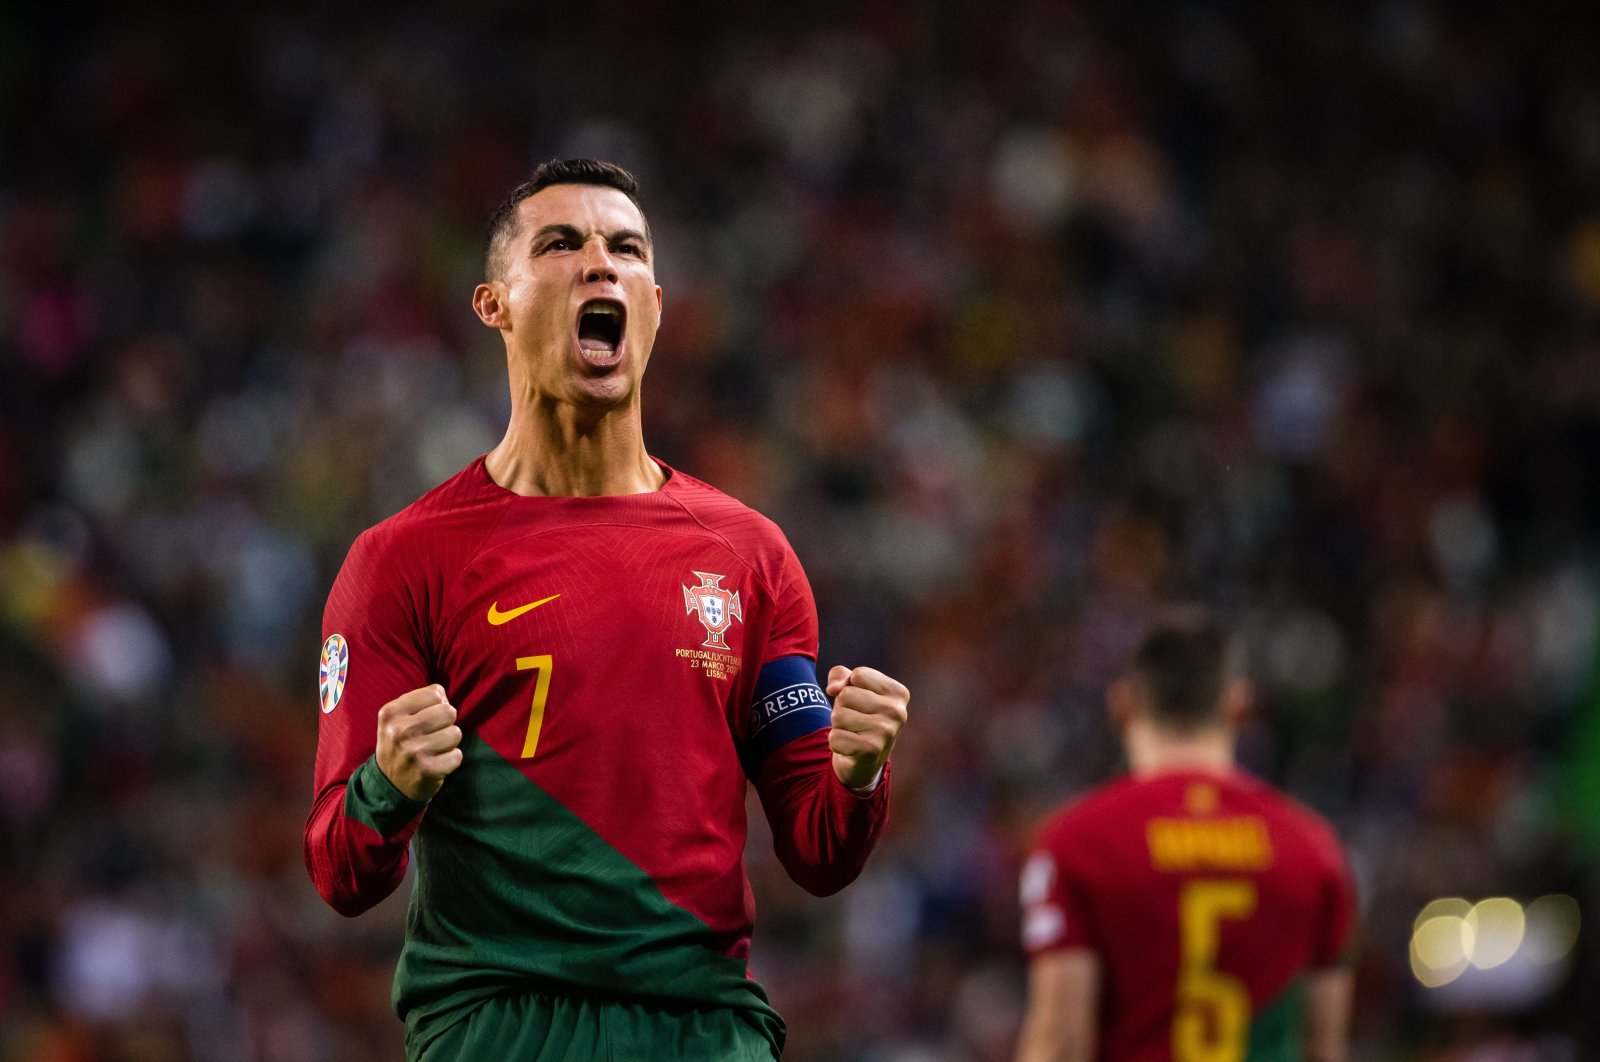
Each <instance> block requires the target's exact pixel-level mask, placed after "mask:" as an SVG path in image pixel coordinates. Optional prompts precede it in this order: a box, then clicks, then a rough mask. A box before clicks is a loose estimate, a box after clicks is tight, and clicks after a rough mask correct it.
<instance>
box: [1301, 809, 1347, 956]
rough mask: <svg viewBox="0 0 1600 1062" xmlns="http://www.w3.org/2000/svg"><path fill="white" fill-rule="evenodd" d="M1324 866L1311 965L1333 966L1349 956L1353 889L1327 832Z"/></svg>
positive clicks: (1337, 846) (1343, 862)
mask: <svg viewBox="0 0 1600 1062" xmlns="http://www.w3.org/2000/svg"><path fill="white" fill-rule="evenodd" d="M1324 845H1325V849H1326V858H1327V869H1326V873H1325V874H1324V877H1323V883H1322V911H1321V916H1320V918H1319V919H1318V924H1317V934H1316V937H1315V938H1314V940H1313V944H1312V954H1311V965H1312V967H1313V968H1316V969H1326V968H1327V967H1330V966H1337V965H1339V964H1341V963H1342V962H1344V961H1346V960H1347V959H1348V958H1349V956H1350V951H1351V945H1352V944H1353V943H1354V939H1353V938H1354V936H1355V924H1356V889H1355V882H1354V881H1353V880H1352V879H1351V877H1350V868H1349V865H1348V864H1347V863H1346V862H1345V858H1344V852H1343V851H1342V850H1341V849H1340V847H1339V842H1338V841H1337V840H1335V839H1334V837H1333V835H1332V834H1331V833H1327V834H1325V836H1324Z"/></svg>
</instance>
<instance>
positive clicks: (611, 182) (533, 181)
mask: <svg viewBox="0 0 1600 1062" xmlns="http://www.w3.org/2000/svg"><path fill="white" fill-rule="evenodd" d="M553 184H596V185H599V186H600V187H602V188H615V189H616V190H617V191H619V192H621V193H622V194H623V195H625V196H627V197H628V199H629V200H631V201H632V203H633V205H634V206H636V207H638V208H639V216H640V217H641V218H643V217H644V205H643V204H642V203H640V202H639V182H638V181H637V180H636V179H635V178H634V176H633V174H631V173H629V172H628V171H627V170H625V169H623V168H622V167H621V166H618V165H617V164H616V163H614V162H602V161H600V160H599V159H551V160H550V161H549V162H541V163H540V164H539V166H538V168H536V169H535V170H534V171H533V175H532V176H530V177H529V178H528V179H527V180H526V181H523V182H522V183H521V184H519V185H517V186H516V187H515V188H513V189H512V190H511V194H510V195H509V196H507V197H506V200H505V202H503V203H501V204H500V205H499V206H498V207H496V208H495V211H494V213H493V214H492V215H490V217H489V238H488V239H487V240H486V241H485V243H484V249H483V275H484V277H485V278H486V279H489V280H493V279H495V278H496V277H498V276H499V275H500V272H501V269H502V268H503V266H504V263H503V261H502V253H503V252H504V250H505V246H506V244H507V243H510V242H511V241H512V240H514V239H515V238H516V236H517V206H518V204H520V203H521V202H522V201H523V200H524V199H526V198H528V197H529V196H531V195H533V194H535V193H537V192H542V191H544V190H545V189H546V188H549V187H550V186H551V185H553ZM644 235H645V239H646V240H649V239H650V220H649V219H648V218H645V222H644Z"/></svg>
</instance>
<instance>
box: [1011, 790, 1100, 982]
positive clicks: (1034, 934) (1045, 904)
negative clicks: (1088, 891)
mask: <svg viewBox="0 0 1600 1062" xmlns="http://www.w3.org/2000/svg"><path fill="white" fill-rule="evenodd" d="M1073 854H1074V853H1073V850H1072V848H1071V845H1070V844H1069V842H1068V839H1067V837H1066V836H1065V830H1064V829H1063V828H1062V824H1061V823H1060V821H1059V820H1058V821H1056V822H1053V823H1048V824H1046V826H1045V827H1044V829H1043V830H1041V831H1040V834H1039V839H1038V841H1037V842H1036V843H1035V845H1034V849H1033V852H1032V853H1031V854H1030V855H1029V856H1028V860H1027V862H1026V863H1024V864H1023V866H1022V876H1021V882H1020V888H1019V890H1018V891H1019V894H1020V895H1019V899H1020V901H1021V906H1022V947H1023V950H1024V951H1025V952H1027V954H1028V955H1029V956H1034V955H1042V954H1044V953H1045V952H1051V951H1063V950H1066V949H1068V948H1089V949H1091V950H1093V951H1100V950H1102V949H1101V946H1100V940H1099V937H1098V936H1097V935H1096V933H1095V920H1094V919H1093V918H1092V917H1090V912H1089V909H1088V907H1089V905H1088V900H1087V898H1086V895H1085V890H1084V883H1083V881H1082V880H1081V877H1080V875H1078V874H1077V873H1075V871H1074V869H1073V866H1072V856H1073Z"/></svg>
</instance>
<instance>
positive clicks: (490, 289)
mask: <svg viewBox="0 0 1600 1062" xmlns="http://www.w3.org/2000/svg"><path fill="white" fill-rule="evenodd" d="M504 294H505V292H504V291H503V289H502V286H501V285H500V284H497V283H492V282H490V281H484V282H483V283H482V284H479V285H478V286H477V287H475V288H473V289H472V312H473V313H475V314H477V315H478V320H480V321H482V322H483V323H484V324H485V325H487V326H488V327H490V328H499V329H503V328H507V327H509V326H510V324H511V321H510V317H509V315H508V314H507V313H506V304H505V299H504Z"/></svg>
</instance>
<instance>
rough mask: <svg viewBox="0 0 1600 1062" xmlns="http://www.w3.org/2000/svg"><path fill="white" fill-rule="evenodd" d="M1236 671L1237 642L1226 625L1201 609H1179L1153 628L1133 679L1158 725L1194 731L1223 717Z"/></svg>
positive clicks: (1163, 614)
mask: <svg viewBox="0 0 1600 1062" xmlns="http://www.w3.org/2000/svg"><path fill="white" fill-rule="evenodd" d="M1233 667H1234V661H1233V644H1232V639H1231V638H1230V637H1229V634H1228V629H1227V627H1225V626H1224V625H1223V623H1222V621H1221V620H1219V619H1218V618H1217V617H1216V615H1215V614H1213V613H1212V612H1211V611H1210V610H1209V609H1206V608H1204V607H1202V606H1200V605H1177V606H1172V607H1168V608H1165V609H1163V610H1162V611H1161V613H1160V614H1159V615H1158V616H1157V617H1156V619H1155V620H1154V622H1152V623H1151V625H1150V628H1149V630H1148V631H1147V632H1146V634H1145V636H1144V640H1143V641H1142V642H1140V643H1139V649H1138V651H1137V652H1136V653H1134V656H1133V667H1132V668H1131V669H1130V671H1131V675H1130V677H1131V678H1132V679H1133V681H1134V682H1135V684H1136V685H1137V686H1138V687H1139V689H1140V691H1141V693H1142V694H1143V701H1144V705H1145V710H1146V711H1148V712H1149V713H1150V717H1151V719H1152V720H1153V721H1154V722H1156V723H1157V724H1159V725H1161V726H1163V727H1166V728H1168V729H1171V730H1177V731H1193V730H1199V729H1202V728H1204V727H1206V726H1209V725H1210V724H1212V723H1215V722H1217V721H1218V720H1219V719H1221V718H1222V698H1223V692H1224V690H1225V689H1226V688H1227V685H1228V680H1229V679H1230V678H1231V677H1232V674H1233Z"/></svg>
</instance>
